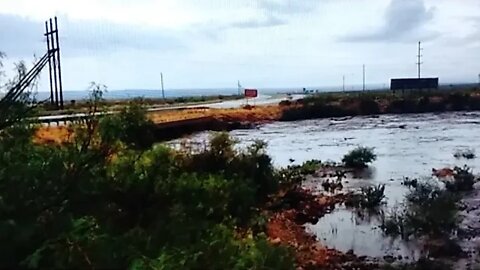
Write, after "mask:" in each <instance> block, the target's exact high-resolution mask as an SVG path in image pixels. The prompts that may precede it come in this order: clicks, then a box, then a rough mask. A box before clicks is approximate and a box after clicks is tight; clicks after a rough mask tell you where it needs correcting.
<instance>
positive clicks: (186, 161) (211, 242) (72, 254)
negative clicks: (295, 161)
mask: <svg viewBox="0 0 480 270" xmlns="http://www.w3.org/2000/svg"><path fill="white" fill-rule="evenodd" d="M92 106H96V105H95V104H93V105H92ZM0 117H1V115H0ZM97 120H98V118H96V117H92V118H91V119H87V120H85V121H83V122H82V123H80V125H78V126H75V128H76V133H75V137H74V138H73V141H69V142H66V143H64V144H62V145H53V144H52V145H38V144H34V143H33V142H32V140H31V135H32V134H33V132H34V129H32V128H29V127H28V126H26V125H24V124H21V122H19V123H18V124H17V125H14V126H9V127H7V128H6V129H4V130H3V131H2V132H0V164H2V167H1V168H0V213H1V215H0V231H1V232H2V233H0V268H2V269H4V268H5V269H18V268H33V269H39V268H62V269H65V268H81V269H84V268H88V269H89V268H100V269H107V268H108V269H112V268H114V269H124V268H128V267H130V268H134V269H143V268H152V269H158V268H160V269H293V266H294V264H293V261H292V256H291V254H290V252H289V251H288V250H286V249H285V248H283V247H281V246H273V245H271V244H270V243H269V242H268V241H267V240H266V239H265V236H263V235H262V231H263V227H262V224H264V222H265V221H263V222H262V220H264V218H263V217H262V216H261V213H260V210H259V209H260V208H261V207H262V206H263V204H264V203H265V202H266V201H267V200H268V199H269V197H270V196H271V195H272V194H274V193H275V192H276V191H277V190H278V185H279V184H280V181H281V179H280V177H279V176H278V172H277V171H276V170H274V168H273V166H272V162H271V158H270V157H269V156H268V155H267V154H266V152H265V147H266V144H265V143H263V142H260V141H259V142H256V143H254V144H253V145H251V146H250V147H248V148H246V149H242V150H237V149H236V148H235V147H234V141H233V140H232V139H231V138H230V137H229V136H228V135H226V134H220V135H217V136H215V137H213V138H212V140H211V142H210V143H209V144H208V145H207V146H206V147H205V148H204V149H202V150H200V151H199V152H197V153H193V152H188V151H186V150H181V151H175V150H173V149H170V148H168V147H165V146H162V145H151V144H152V141H151V140H149V137H148V136H147V137H144V136H145V134H143V132H144V131H147V133H148V128H149V126H150V125H151V123H150V122H149V121H148V120H147V119H146V117H145V114H144V110H143V108H141V107H137V106H136V105H132V106H131V107H128V108H126V109H125V110H124V111H122V112H121V113H120V114H118V115H112V116H106V117H104V118H103V119H101V120H100V122H97ZM245 232H246V233H245ZM244 234H246V235H244Z"/></svg>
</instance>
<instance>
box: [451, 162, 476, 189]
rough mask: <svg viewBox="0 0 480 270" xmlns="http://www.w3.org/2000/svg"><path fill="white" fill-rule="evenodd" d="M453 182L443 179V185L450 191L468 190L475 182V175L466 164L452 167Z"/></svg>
mask: <svg viewBox="0 0 480 270" xmlns="http://www.w3.org/2000/svg"><path fill="white" fill-rule="evenodd" d="M453 171H454V173H453V182H450V181H445V187H446V188H447V190H450V191H470V190H472V189H473V184H475V176H474V175H473V173H472V170H471V169H470V168H469V167H468V166H466V165H465V166H464V167H463V168H460V167H455V168H454V169H453Z"/></svg>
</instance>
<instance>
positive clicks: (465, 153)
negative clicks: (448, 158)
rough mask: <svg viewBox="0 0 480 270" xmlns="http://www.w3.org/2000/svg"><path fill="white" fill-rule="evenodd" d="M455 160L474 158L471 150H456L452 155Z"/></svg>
mask: <svg viewBox="0 0 480 270" xmlns="http://www.w3.org/2000/svg"><path fill="white" fill-rule="evenodd" d="M453 156H454V157H455V158H465V159H474V158H475V157H476V155H475V152H474V151H473V150H472V149H458V150H456V151H455V153H453Z"/></svg>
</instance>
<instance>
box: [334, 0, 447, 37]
mask: <svg viewBox="0 0 480 270" xmlns="http://www.w3.org/2000/svg"><path fill="white" fill-rule="evenodd" d="M434 11H435V10H434V9H433V8H430V9H427V8H426V7H425V3H424V1H423V0H392V1H391V2H390V5H389V6H388V8H387V10H386V12H385V23H384V25H383V26H382V27H381V28H379V29H377V30H375V31H373V32H371V33H365V34H354V35H350V36H346V37H343V38H341V39H340V40H341V41H345V42H376V41H392V42H402V41H404V42H410V41H413V40H420V39H421V40H431V39H434V38H436V37H437V36H438V33H436V32H431V31H426V30H425V29H424V26H425V25H426V24H427V23H428V22H429V21H431V20H432V19H433V17H434Z"/></svg>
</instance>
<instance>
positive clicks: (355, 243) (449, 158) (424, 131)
mask: <svg viewBox="0 0 480 270" xmlns="http://www.w3.org/2000/svg"><path fill="white" fill-rule="evenodd" d="M230 134H231V135H232V136H233V137H234V138H236V139H237V140H238V141H239V145H240V146H244V145H248V144H251V143H252V142H253V141H254V140H258V139H260V140H264V141H266V142H267V143H268V149H267V150H268V153H269V154H270V155H271V156H272V158H273V162H274V164H275V165H276V166H278V167H282V166H287V165H289V164H291V160H294V162H293V163H295V164H300V163H302V162H304V161H307V160H310V159H320V160H322V161H328V160H331V161H340V160H341V158H342V157H343V155H344V154H345V153H347V152H348V151H350V150H352V149H354V148H355V147H357V146H368V147H374V149H375V153H376V154H377V160H376V161H375V162H374V163H373V164H371V166H370V169H369V171H368V173H367V174H366V175H365V176H363V177H361V178H357V179H354V178H350V179H346V181H347V182H348V183H346V188H347V189H356V188H360V187H362V186H367V185H377V184H385V185H386V189H385V195H386V207H385V212H387V213H388V212H389V211H395V209H396V207H398V205H399V204H400V203H401V202H402V201H403V199H404V196H405V193H406V192H407V191H408V189H407V188H406V187H404V186H402V184H401V183H402V181H403V179H404V177H409V178H419V179H423V178H431V172H432V168H444V167H450V168H452V167H453V166H463V165H465V164H466V165H468V166H470V167H471V168H473V170H474V173H476V172H478V168H480V164H479V159H472V160H466V159H456V158H455V157H454V156H453V153H454V152H455V151H456V150H458V149H473V150H480V140H478V139H477V137H476V136H477V134H480V113H479V112H458V113H441V114H430V113H429V114H404V115H381V116H370V117H369V116H367V117H353V118H342V119H318V120H306V121H295V122H275V123H270V124H265V125H261V126H259V127H258V128H256V129H249V130H235V131H232V132H230ZM207 138H208V133H207V132H203V133H199V134H196V135H194V136H192V137H190V139H191V140H195V141H204V140H207ZM315 180H316V179H311V180H310V182H309V183H307V185H309V186H313V187H316V188H318V189H319V190H321V187H320V183H321V181H315ZM317 180H318V179H317ZM472 196H473V198H472ZM468 198H469V200H470V201H471V203H473V204H476V203H477V204H480V202H477V201H479V200H480V198H479V199H476V197H475V196H474V195H470V197H468ZM471 207H473V208H474V210H475V211H476V209H478V206H477V207H474V206H471ZM473 208H472V209H473ZM472 211H473V210H472ZM479 211H480V210H479ZM464 216H466V218H464V221H462V224H467V225H464V226H466V227H469V228H470V227H472V224H471V223H473V221H472V220H471V219H474V218H476V219H478V217H475V216H474V215H467V214H465V215H464ZM469 216H470V217H469ZM477 223H478V222H477ZM379 225H380V222H379V220H378V217H377V216H375V215H372V216H369V215H365V214H364V215H359V213H355V212H353V211H351V210H349V209H346V208H342V207H339V208H337V209H336V210H335V211H333V212H332V213H330V214H328V215H326V216H325V217H323V218H321V219H320V221H319V222H318V223H317V224H314V225H313V224H310V225H307V230H308V231H310V232H312V233H313V234H314V235H316V236H317V238H318V239H319V241H321V242H322V243H323V244H325V245H327V246H329V247H331V248H335V249H338V250H340V251H344V252H347V251H349V250H353V251H354V253H355V254H357V255H360V256H363V255H364V256H371V257H383V256H385V255H392V256H395V257H398V256H399V255H400V256H402V258H404V259H405V258H407V259H415V258H417V257H418V256H419V255H420V254H421V252H422V251H421V250H420V249H419V247H418V246H417V245H416V244H415V243H414V242H408V243H405V242H403V241H401V240H399V239H391V238H389V237H385V236H384V235H383V234H382V232H381V230H380V229H379V228H378V226H379ZM477 226H479V225H477Z"/></svg>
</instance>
